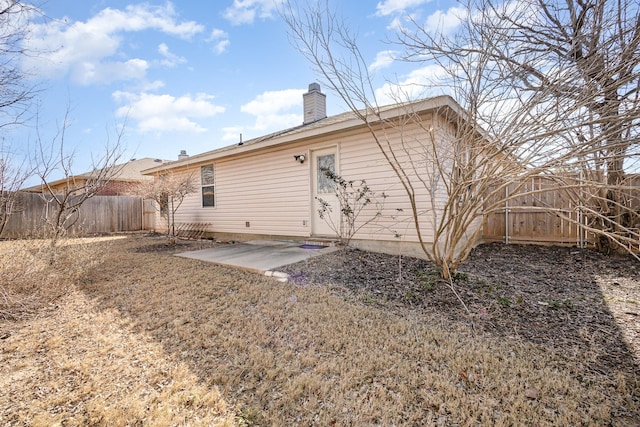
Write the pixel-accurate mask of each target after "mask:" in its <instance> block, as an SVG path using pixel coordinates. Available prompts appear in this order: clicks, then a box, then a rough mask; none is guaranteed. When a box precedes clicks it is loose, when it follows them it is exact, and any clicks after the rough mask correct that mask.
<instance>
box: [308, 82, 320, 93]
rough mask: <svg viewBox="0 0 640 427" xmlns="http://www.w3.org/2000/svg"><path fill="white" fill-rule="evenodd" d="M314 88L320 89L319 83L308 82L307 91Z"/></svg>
mask: <svg viewBox="0 0 640 427" xmlns="http://www.w3.org/2000/svg"><path fill="white" fill-rule="evenodd" d="M314 90H317V91H320V83H310V84H309V92H313V91H314Z"/></svg>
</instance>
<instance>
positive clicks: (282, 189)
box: [176, 123, 446, 242]
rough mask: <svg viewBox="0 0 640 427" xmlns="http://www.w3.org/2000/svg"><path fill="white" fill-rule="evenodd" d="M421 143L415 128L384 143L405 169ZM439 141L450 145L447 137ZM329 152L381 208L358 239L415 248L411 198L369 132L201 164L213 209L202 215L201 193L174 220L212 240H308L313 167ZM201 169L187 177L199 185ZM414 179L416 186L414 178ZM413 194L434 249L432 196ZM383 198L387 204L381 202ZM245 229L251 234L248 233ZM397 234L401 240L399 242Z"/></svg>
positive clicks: (368, 213) (371, 211) (389, 135)
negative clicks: (314, 159)
mask: <svg viewBox="0 0 640 427" xmlns="http://www.w3.org/2000/svg"><path fill="white" fill-rule="evenodd" d="M427 124H428V123H427ZM443 132H444V131H443ZM380 135H382V133H381V134H380ZM424 135H425V134H424V131H421V130H420V129H418V128H417V126H414V128H408V129H402V130H399V129H398V130H393V129H391V130H388V131H387V132H385V136H384V138H385V143H386V141H387V140H388V142H389V143H390V144H391V145H392V146H393V147H394V150H395V151H396V153H397V154H398V156H399V158H400V161H401V162H402V164H403V165H404V166H409V163H408V162H409V157H410V156H411V157H412V158H413V160H415V156H416V155H419V152H420V150H422V147H421V146H420V145H419V141H422V142H423V141H424ZM442 135H443V141H446V138H444V135H445V134H442ZM403 139H404V144H405V146H404V148H403V146H402V140H403ZM330 146H335V147H337V154H338V173H339V174H340V175H341V176H342V177H343V178H345V179H347V180H354V181H357V182H359V181H360V180H362V179H365V180H366V183H367V185H368V186H369V187H370V188H371V189H372V190H373V191H374V192H375V193H376V194H377V195H378V196H379V197H378V200H379V201H380V202H383V203H384V208H383V210H382V212H381V214H382V215H381V216H379V217H378V218H376V220H375V221H373V222H372V223H370V224H368V225H367V226H365V227H363V228H362V229H361V230H360V232H359V233H358V234H357V235H356V236H355V238H356V239H371V240H388V241H394V240H400V241H407V242H416V241H417V233H416V230H415V227H414V225H413V220H412V215H411V205H410V203H409V198H408V196H407V195H406V192H405V190H404V188H403V187H402V185H401V184H400V182H399V181H398V179H397V177H396V175H395V173H394V172H393V170H392V168H391V166H390V165H389V164H388V163H387V161H386V160H385V158H384V156H383V154H382V153H381V152H380V149H379V148H378V146H377V145H376V143H375V142H374V140H373V138H372V136H371V134H370V133H369V132H368V131H367V130H366V129H364V128H362V129H359V130H351V131H349V132H342V133H339V134H335V135H321V136H320V137H316V138H314V139H309V140H306V141H301V142H296V143H288V144H286V145H283V146H276V147H271V148H265V149H262V150H254V151H251V152H248V153H244V154H242V155H234V156H229V157H225V158H221V159H217V160H215V161H210V162H204V163H202V164H201V165H204V164H211V163H214V165H215V204H216V206H215V207H213V208H209V207H207V208H203V207H202V206H201V194H200V192H199V191H198V192H197V193H194V194H191V195H189V196H187V197H186V198H185V200H184V202H183V204H182V206H181V207H180V209H179V210H178V212H177V214H176V222H177V223H180V222H207V223H209V224H210V226H209V231H212V232H224V233H251V234H266V235H283V236H299V237H307V236H310V233H311V220H312V218H311V217H312V211H311V209H312V208H311V206H312V201H311V196H310V192H311V183H310V168H311V164H310V162H309V161H308V160H309V159H310V152H311V151H312V150H314V149H320V148H325V147H330ZM299 154H304V155H305V156H306V158H307V161H305V163H304V164H300V163H298V162H296V161H295V160H294V155H299ZM423 163H425V162H423ZM199 167H200V164H198V165H194V166H192V169H191V170H190V171H192V172H194V173H195V174H197V175H196V176H197V177H198V182H199V180H200V178H199V177H200V169H199ZM409 172H410V174H412V175H414V176H413V178H412V180H413V181H415V174H414V172H413V170H410V171H409ZM416 190H417V192H418V193H417V199H418V200H419V204H418V209H419V211H420V212H421V218H423V219H426V220H425V221H424V222H422V224H421V230H422V233H423V239H425V241H430V240H431V239H432V238H433V227H432V224H431V221H429V220H428V218H430V216H428V215H430V212H431V206H430V203H429V197H428V192H427V190H426V189H424V188H419V187H418V188H416ZM382 193H384V194H385V195H386V196H387V197H386V198H384V199H382V197H381V195H382ZM437 200H438V203H443V202H444V200H445V195H444V193H443V192H442V191H439V192H438V193H437ZM399 210H401V211H399ZM375 213H376V208H375V207H374V206H369V207H368V208H367V209H366V210H365V211H363V212H362V214H361V216H360V219H361V220H362V221H365V220H367V219H369V218H372V217H373V216H375ZM247 222H249V224H250V227H246V223H247ZM396 234H400V235H401V237H400V238H398V237H396Z"/></svg>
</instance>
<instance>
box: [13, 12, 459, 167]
mask: <svg viewBox="0 0 640 427" xmlns="http://www.w3.org/2000/svg"><path fill="white" fill-rule="evenodd" d="M277 1H278V0H216V1H212V2H202V1H195V0H183V1H180V2H178V1H175V2H165V1H155V0H151V1H147V2H135V1H105V0H99V1H94V0H84V1H77V0H74V1H70V0H49V1H46V2H44V3H43V4H42V5H41V9H42V11H43V13H44V14H45V15H46V17H47V20H46V23H42V22H41V21H38V22H34V23H33V25H32V28H31V35H30V39H29V47H30V48H32V49H35V50H36V51H38V52H39V55H38V56H36V57H32V58H27V59H25V61H24V64H23V67H24V69H25V70H28V71H29V72H30V73H31V74H32V75H33V78H34V79H35V80H36V82H37V83H38V84H39V86H40V87H41V88H42V89H43V91H42V92H41V93H39V94H38V108H37V111H38V116H39V132H40V134H41V136H42V138H43V139H44V140H47V139H50V138H52V137H53V135H54V134H55V130H56V127H57V126H60V124H61V123H62V121H63V119H64V115H65V112H66V110H67V109H68V110H69V121H68V124H69V126H68V128H67V135H66V144H67V147H68V148H69V149H74V150H76V157H77V159H76V162H75V166H74V167H75V169H77V170H74V172H76V173H80V172H83V171H85V170H86V169H88V168H89V167H90V156H91V153H92V152H96V151H99V150H100V148H101V147H103V146H104V142H105V140H106V138H107V132H110V134H111V136H110V137H111V138H113V137H114V127H115V126H117V125H118V124H121V123H122V121H123V120H124V119H125V117H126V118H127V120H128V122H127V126H126V133H125V143H126V146H127V158H129V157H136V158H141V157H155V158H163V159H170V160H171V159H176V158H177V155H178V153H179V152H180V150H187V152H188V153H189V154H197V153H200V152H203V151H208V150H212V149H215V148H219V147H223V146H226V145H230V144H233V143H235V142H237V141H238V139H239V136H240V134H241V133H242V135H243V139H244V140H247V139H250V138H253V137H257V136H261V135H264V134H267V133H269V132H272V131H276V130H280V129H285V128H288V127H291V126H296V125H299V124H301V123H302V93H303V92H305V91H306V90H307V87H308V84H309V83H311V82H314V81H318V77H317V76H316V75H315V74H314V71H313V67H312V66H311V65H310V64H309V63H308V62H307V60H306V59H305V58H304V57H303V56H302V55H301V54H300V53H299V52H298V51H297V50H296V49H295V48H294V47H293V46H292V44H291V43H290V41H289V39H288V36H287V28H286V26H285V24H284V23H283V22H281V20H280V18H279V17H278V14H277V12H276V5H277ZM334 6H335V7H336V8H337V10H338V11H339V13H340V14H341V15H342V16H343V18H344V19H345V21H346V22H347V23H348V24H349V26H350V27H351V28H352V30H354V31H356V32H357V33H358V40H359V41H360V48H361V49H362V52H363V54H364V56H365V58H366V59H367V61H369V66H370V69H372V70H375V74H376V76H377V77H376V78H377V80H376V82H375V83H376V84H377V85H378V88H379V89H380V90H382V89H383V88H384V86H385V77H390V78H392V79H394V80H398V81H405V82H408V81H415V80H417V79H420V78H421V76H423V75H424V74H427V73H429V70H428V68H420V65H419V64H414V65H413V66H412V67H413V68H408V66H407V64H403V65H402V64H397V63H394V62H393V61H391V60H390V55H389V54H388V52H389V51H390V50H392V49H393V46H391V45H389V44H388V43H385V41H384V40H385V39H387V38H388V37H391V35H392V33H393V31H394V30H393V29H394V26H396V25H397V24H398V22H400V21H401V20H402V19H403V18H404V17H405V16H406V15H407V14H411V16H412V17H414V18H415V19H416V20H417V21H418V22H424V23H425V24H427V25H434V24H435V23H439V24H440V25H445V26H446V25H449V22H453V23H455V19H452V17H453V16H454V15H455V12H456V10H457V9H456V3H455V2H450V1H444V0H442V1H439V0H433V1H425V0H381V1H357V2H356V1H336V2H334ZM323 91H325V92H326V93H327V95H328V96H327V112H328V114H329V115H332V114H338V113H341V112H344V111H346V107H345V106H344V105H343V104H342V103H341V102H340V100H339V99H338V97H337V95H335V94H332V93H330V92H328V91H327V90H326V88H324V87H323ZM34 134H35V131H34V127H27V128H21V129H14V130H12V135H11V136H10V138H13V139H14V140H16V139H20V140H24V141H28V140H32V139H33V137H34ZM25 146H26V144H25Z"/></svg>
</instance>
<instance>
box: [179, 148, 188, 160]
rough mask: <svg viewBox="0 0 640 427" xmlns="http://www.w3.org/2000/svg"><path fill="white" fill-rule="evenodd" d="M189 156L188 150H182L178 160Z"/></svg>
mask: <svg viewBox="0 0 640 427" xmlns="http://www.w3.org/2000/svg"><path fill="white" fill-rule="evenodd" d="M187 157H189V155H188V154H187V150H180V154H178V160H184V159H186V158H187Z"/></svg>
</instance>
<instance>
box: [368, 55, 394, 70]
mask: <svg viewBox="0 0 640 427" xmlns="http://www.w3.org/2000/svg"><path fill="white" fill-rule="evenodd" d="M395 54H396V52H395V51H393V50H383V51H381V52H378V53H377V55H376V59H375V61H373V63H372V64H371V65H369V70H370V71H376V70H379V69H381V68H386V67H388V66H390V65H391V64H393V61H394V59H395V58H394V56H395Z"/></svg>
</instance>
